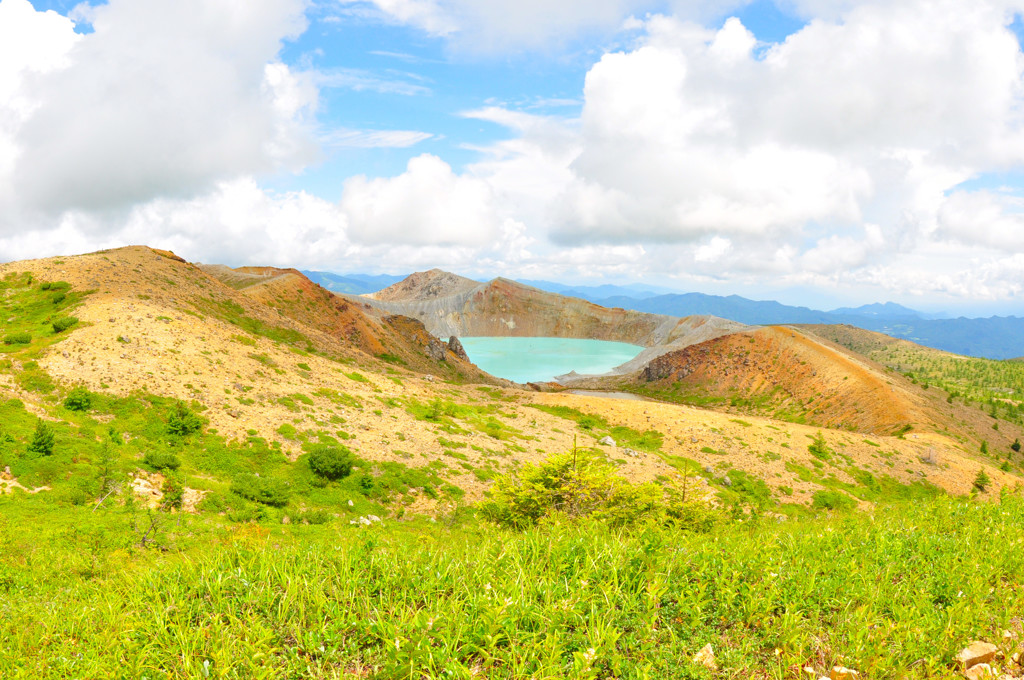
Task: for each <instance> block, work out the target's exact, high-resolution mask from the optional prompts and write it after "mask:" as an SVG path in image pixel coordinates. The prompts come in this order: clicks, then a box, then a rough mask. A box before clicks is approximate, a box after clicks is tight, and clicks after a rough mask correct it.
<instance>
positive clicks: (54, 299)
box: [50, 292, 68, 305]
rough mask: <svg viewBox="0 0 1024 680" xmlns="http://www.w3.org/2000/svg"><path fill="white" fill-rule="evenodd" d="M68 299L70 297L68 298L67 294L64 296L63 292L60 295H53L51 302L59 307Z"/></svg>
mask: <svg viewBox="0 0 1024 680" xmlns="http://www.w3.org/2000/svg"><path fill="white" fill-rule="evenodd" d="M67 297H68V296H67V295H66V294H64V293H63V292H60V293H54V294H53V297H51V298H50V301H51V302H52V303H53V304H55V305H59V304H60V303H62V302H64V300H66V299H67Z"/></svg>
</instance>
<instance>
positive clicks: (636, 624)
mask: <svg viewBox="0 0 1024 680" xmlns="http://www.w3.org/2000/svg"><path fill="white" fill-rule="evenodd" d="M131 512H132V511H130V510H125V509H122V508H116V507H108V508H105V509H102V508H101V510H99V511H98V512H96V513H92V512H91V511H89V510H88V509H76V510H72V511H61V513H60V514H56V512H55V511H54V510H52V509H51V508H47V507H45V506H41V505H33V504H32V503H31V502H29V503H22V504H15V503H14V502H13V501H11V500H9V499H7V500H3V499H0V547H2V551H0V593H2V596H0V674H2V675H3V677H5V678H96V679H100V678H123V677H132V678H142V677H146V678H185V677H188V678H201V677H214V678H296V677H303V678H371V677H372V678H473V677H487V678H524V679H525V678H569V677H571V678H766V679H767V678H798V677H807V676H806V673H805V671H804V670H803V669H804V668H806V667H812V668H814V669H815V670H816V671H817V672H818V673H819V674H823V673H826V672H827V670H828V669H830V668H831V667H832V666H833V665H842V666H846V667H849V668H853V669H856V670H858V671H860V673H861V677H865V678H897V677H898V678H953V677H960V675H959V673H958V671H957V670H956V666H955V663H954V656H955V654H956V653H957V652H958V651H959V650H960V649H961V648H963V647H964V646H966V645H967V644H968V643H970V642H971V641H972V640H974V639H978V638H981V639H985V640H991V641H994V642H998V643H999V644H1000V645H1001V647H1002V649H1003V651H1004V654H1005V660H1003V661H1000V662H998V664H997V665H998V666H1000V667H1002V668H1003V669H1005V670H1006V671H1008V672H1012V673H1014V674H1017V675H1019V674H1021V672H1022V671H1021V669H1020V667H1019V666H1016V664H1014V663H1012V662H1011V661H1010V657H1011V656H1012V654H1013V653H1014V652H1015V651H1016V650H1018V648H1019V647H1020V640H1021V638H1020V634H1021V623H1020V619H1019V616H1020V612H1021V607H1022V606H1024V538H1022V535H1021V533H1020V530H1019V527H1020V526H1021V523H1022V522H1024V504H1022V502H1021V499H1020V498H1006V499H1004V500H1003V502H1002V503H973V502H967V501H956V500H936V501H932V502H930V503H927V504H915V505H912V506H901V507H894V508H888V509H882V510H879V511H877V512H876V513H874V514H870V515H869V514H861V513H855V514H852V515H847V516H842V517H836V518H831V519H828V518H818V519H804V520H797V521H792V522H787V523H783V524H779V523H776V522H773V521H763V522H758V521H746V522H743V523H739V524H734V525H731V526H730V525H724V526H721V527H720V528H719V529H718V530H717V531H716V532H715V533H714V534H712V535H707V534H692V533H680V532H678V531H674V530H669V529H664V528H658V527H647V528H638V529H636V530H634V531H632V532H629V533H626V532H615V531H611V530H609V529H607V528H603V527H601V526H598V525H566V524H554V525H549V526H542V527H540V528H536V529H532V530H528V531H525V532H522V533H510V532H505V531H502V530H499V529H495V528H491V527H488V526H486V525H474V524H469V525H465V524H459V523H458V522H456V523H454V524H452V525H450V526H449V525H447V524H446V523H439V524H436V525H427V526H425V525H404V526H403V525H398V524H395V525H393V524H391V523H387V524H386V526H382V525H375V526H373V527H369V528H363V529H359V530H355V529H351V528H349V527H347V526H345V525H327V526H298V525H292V526H280V525H278V526H277V527H276V528H270V527H261V526H258V525H253V524H248V525H240V526H235V527H231V526H225V525H224V524H222V523H221V522H218V521H217V519H216V518H215V517H206V516H204V517H199V518H192V517H187V516H179V517H176V518H174V519H173V521H172V520H171V519H168V520H167V522H166V524H165V525H164V526H163V527H162V528H160V529H159V530H158V532H157V533H156V534H155V536H156V538H157V540H158V541H159V542H160V543H161V544H164V543H166V544H168V545H172V546H173V548H171V549H169V550H168V551H167V552H162V551H156V550H144V549H140V548H138V547H137V542H136V535H135V533H134V532H133V531H132V530H131V529H130V528H129V527H130V521H131ZM28 516H31V518H32V525H33V526H32V529H31V531H28V530H26V528H25V524H24V522H25V521H26V520H27V518H28ZM1004 631H1008V633H1007V634H1006V635H1005V636H1004ZM707 644H710V645H712V648H713V650H714V654H715V658H716V664H717V667H718V669H717V670H715V671H713V670H711V669H709V668H707V667H706V666H704V665H702V664H700V663H697V662H695V661H693V659H694V656H695V655H696V654H697V652H698V650H700V649H701V648H703V647H704V646H705V645H707ZM815 677H816V676H815Z"/></svg>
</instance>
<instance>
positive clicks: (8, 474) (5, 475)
mask: <svg viewBox="0 0 1024 680" xmlns="http://www.w3.org/2000/svg"><path fill="white" fill-rule="evenodd" d="M0 479H14V475H12V474H11V466H10V465H5V466H4V471H3V472H0Z"/></svg>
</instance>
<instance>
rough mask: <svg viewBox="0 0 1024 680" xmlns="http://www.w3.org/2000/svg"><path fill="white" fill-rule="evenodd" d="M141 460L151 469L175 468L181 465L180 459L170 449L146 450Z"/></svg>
mask: <svg viewBox="0 0 1024 680" xmlns="http://www.w3.org/2000/svg"><path fill="white" fill-rule="evenodd" d="M142 462H143V463H144V464H146V465H148V466H149V467H150V468H152V469H153V470H177V469H178V468H180V467H181V459H179V458H178V457H177V456H176V455H174V454H173V453H171V452H170V451H147V452H146V455H145V456H143V457H142Z"/></svg>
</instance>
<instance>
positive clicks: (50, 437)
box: [28, 420, 57, 456]
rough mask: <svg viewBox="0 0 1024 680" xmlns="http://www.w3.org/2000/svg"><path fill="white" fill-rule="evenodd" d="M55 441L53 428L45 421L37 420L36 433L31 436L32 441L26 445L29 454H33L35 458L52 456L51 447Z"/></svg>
mask: <svg viewBox="0 0 1024 680" xmlns="http://www.w3.org/2000/svg"><path fill="white" fill-rule="evenodd" d="M56 441H57V437H56V435H54V433H53V428H52V427H50V425H49V424H48V423H47V422H46V421H45V420H39V421H38V422H37V423H36V431H35V434H33V435H32V441H31V442H29V445H28V450H29V453H34V454H35V455H37V456H49V455H52V454H53V446H54V444H55V443H56Z"/></svg>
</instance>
